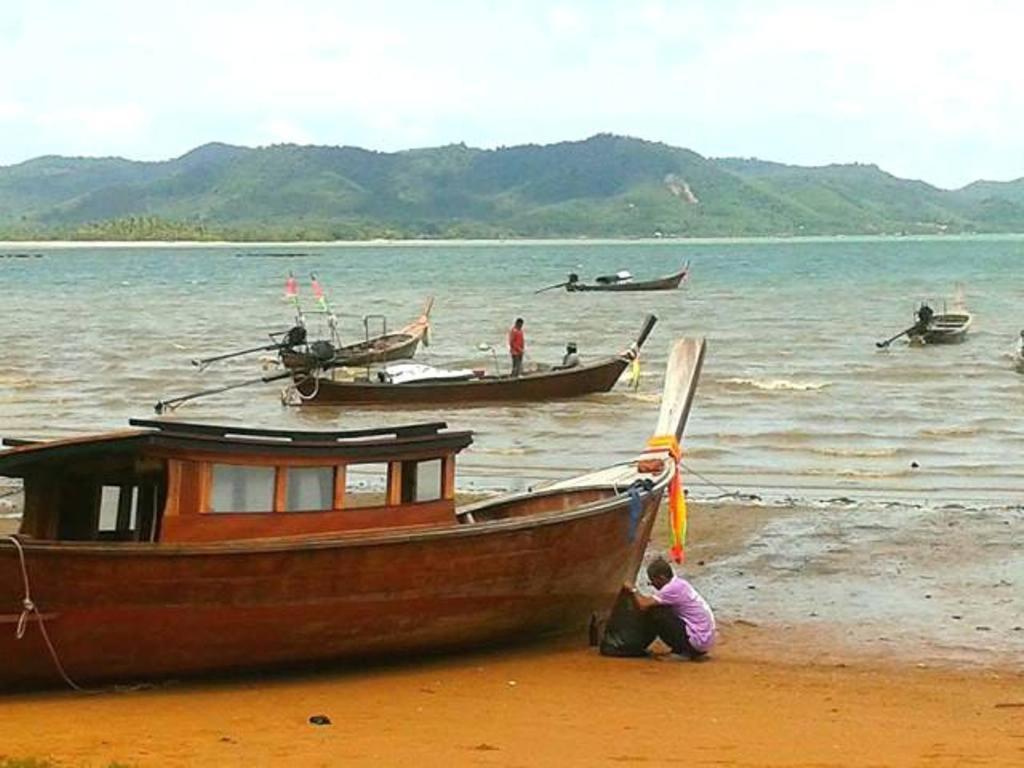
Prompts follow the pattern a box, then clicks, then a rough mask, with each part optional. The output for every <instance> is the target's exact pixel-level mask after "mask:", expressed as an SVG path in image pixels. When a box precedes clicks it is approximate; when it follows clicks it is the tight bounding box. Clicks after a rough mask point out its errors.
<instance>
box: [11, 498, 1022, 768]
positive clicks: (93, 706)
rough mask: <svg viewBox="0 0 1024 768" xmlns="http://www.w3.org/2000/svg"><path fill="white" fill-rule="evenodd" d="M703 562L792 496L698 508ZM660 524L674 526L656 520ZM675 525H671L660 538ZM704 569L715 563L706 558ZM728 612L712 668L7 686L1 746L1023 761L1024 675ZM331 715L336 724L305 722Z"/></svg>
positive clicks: (537, 760)
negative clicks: (78, 691) (122, 688)
mask: <svg viewBox="0 0 1024 768" xmlns="http://www.w3.org/2000/svg"><path fill="white" fill-rule="evenodd" d="M693 506H694V508H693V509H692V522H691V526H692V527H691V537H692V538H691V541H692V546H691V549H690V553H689V565H688V568H687V570H688V571H689V572H691V574H692V576H693V578H694V580H695V581H697V582H698V583H700V579H701V577H702V569H708V570H709V571H710V570H711V569H713V568H714V565H715V563H716V562H719V561H722V560H724V559H726V558H728V557H729V556H730V555H731V554H734V553H735V552H736V551H737V549H738V548H741V547H744V546H745V545H746V544H747V543H748V540H749V537H751V536H756V535H757V532H758V531H759V530H760V529H761V528H762V527H763V526H764V524H765V523H766V522H768V521H770V520H777V519H778V516H779V515H780V514H788V513H787V512H785V511H780V510H777V509H767V508H756V507H742V508H740V507H731V506H728V505H718V506H698V505H693ZM661 531H663V528H661V527H659V532H661ZM661 535H662V534H661V533H659V536H661ZM702 562H703V563H704V565H703V566H702V565H699V563H702ZM719 612H720V614H721V615H722V616H723V617H725V619H724V621H723V622H722V626H721V633H720V644H719V646H718V647H717V648H716V650H715V652H714V654H713V658H712V659H711V660H710V661H706V662H703V663H691V662H679V661H673V660H655V659H641V660H621V659H606V658H602V657H600V656H598V655H597V654H596V653H595V652H594V651H593V650H592V649H589V648H587V647H586V643H585V639H584V638H582V637H569V638H564V639H560V640H557V641H548V642H543V643H537V644H535V645H531V646H528V647H518V648H513V649H503V650H491V651H484V652H477V653H471V654H461V655H457V656H449V657H443V658H434V659H427V660H418V661H413V660H410V661H408V662H407V663H403V664H399V665H390V666H377V667H371V668H362V669H346V668H338V669H333V670H323V671H321V672H319V673H316V674H313V673H303V674H301V675H295V674H292V675H285V674H280V675H274V676H249V677H244V678H233V679H228V680H216V681H203V682H180V683H175V684H166V685H163V686H160V687H157V688H152V689H149V690H142V691H134V692H115V693H105V694H102V695H96V696H80V695H75V694H70V693H64V692H46V693H36V694H19V695H8V696H3V697H0V757H3V756H6V757H35V758H40V759H50V760H53V761H55V762H56V763H58V764H61V765H75V766H77V765H89V766H92V765H98V766H105V765H107V764H109V763H110V762H113V761H117V762H119V763H121V764H126V765H139V766H150V765H153V766H156V765H160V766H166V765H171V766H185V765H243V764H245V765H257V766H262V765H295V766H320V765H322V766H334V765H354V766H362V765H366V766H371V765H372V766H375V767H379V766H390V765H400V764H408V765H427V766H433V765H438V766H440V765H445V766H453V765H456V766H461V765H480V766H592V765H619V764H634V763H635V764H652V765H671V764H687V765H711V764H715V765H720V766H763V765H771V766H882V765H884V766H918V765H926V766H960V765H965V764H975V765H986V766H1020V765H1022V764H1024V670H1022V668H1021V666H1020V664H1019V663H1016V664H1014V663H990V664H985V665H978V664H973V665H970V666H965V665H963V664H960V663H957V662H956V661H952V660H946V661H944V662H943V661H940V662H935V661H933V660H931V659H929V660H928V661H927V662H922V661H920V659H921V658H924V657H925V656H927V655H928V654H927V653H916V652H915V649H914V647H913V646H906V645H903V646H900V648H899V652H897V653H879V652H878V651H876V650H872V649H871V648H866V647H863V646H860V645H856V644H850V643H849V642H847V641H846V640H845V639H844V631H843V628H842V627H835V628H833V631H822V628H821V627H820V626H816V625H802V624H766V623H762V622H750V621H747V620H746V619H744V618H742V617H737V616H735V615H731V614H730V611H729V610H728V607H727V606H719ZM312 715H326V716H327V717H329V718H330V720H331V724H330V725H323V726H317V725H313V724H311V723H310V722H309V717H310V716H312Z"/></svg>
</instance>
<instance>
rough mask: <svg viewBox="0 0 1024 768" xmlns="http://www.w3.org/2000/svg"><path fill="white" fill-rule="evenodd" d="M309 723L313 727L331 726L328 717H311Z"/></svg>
mask: <svg viewBox="0 0 1024 768" xmlns="http://www.w3.org/2000/svg"><path fill="white" fill-rule="evenodd" d="M309 722H310V723H311V724H312V725H330V724H331V718H329V717H328V716H327V715H310V716H309Z"/></svg>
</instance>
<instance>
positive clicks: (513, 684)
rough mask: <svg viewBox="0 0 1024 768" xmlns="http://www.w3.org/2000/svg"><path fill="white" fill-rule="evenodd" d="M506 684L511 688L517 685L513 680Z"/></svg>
mask: <svg viewBox="0 0 1024 768" xmlns="http://www.w3.org/2000/svg"><path fill="white" fill-rule="evenodd" d="M508 684H509V685H511V686H515V685H516V684H517V683H516V681H515V680H509V681H508Z"/></svg>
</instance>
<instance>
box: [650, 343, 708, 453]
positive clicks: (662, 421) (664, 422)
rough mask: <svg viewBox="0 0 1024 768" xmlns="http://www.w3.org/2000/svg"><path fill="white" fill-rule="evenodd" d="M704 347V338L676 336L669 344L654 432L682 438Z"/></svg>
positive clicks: (702, 362)
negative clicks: (670, 347)
mask: <svg viewBox="0 0 1024 768" xmlns="http://www.w3.org/2000/svg"><path fill="white" fill-rule="evenodd" d="M705 346H706V342H705V341H704V339H679V340H677V341H676V342H675V343H674V344H673V345H672V349H671V350H670V352H669V359H668V367H667V368H666V369H665V388H664V389H663V391H662V395H661V411H660V412H659V413H658V427H657V429H656V430H655V432H654V434H655V435H675V438H676V440H679V439H681V438H682V436H683V430H684V429H685V428H686V420H687V419H688V418H689V416H690V406H691V404H692V403H693V396H694V394H695V393H696V391H697V381H698V379H700V372H701V368H702V367H703V365H704V349H705Z"/></svg>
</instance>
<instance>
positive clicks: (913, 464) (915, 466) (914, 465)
mask: <svg viewBox="0 0 1024 768" xmlns="http://www.w3.org/2000/svg"><path fill="white" fill-rule="evenodd" d="M920 466H921V465H920V464H918V463H917V462H916V461H912V462H910V467H911V469H917V468H918V467H920Z"/></svg>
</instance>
